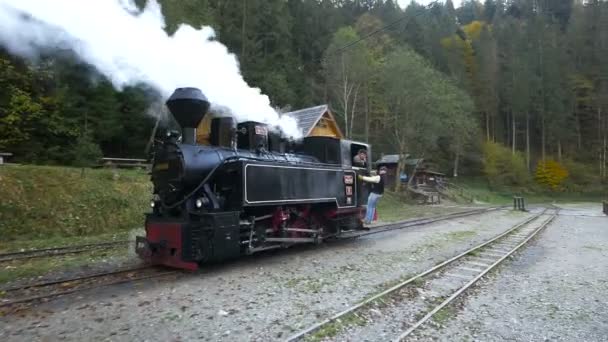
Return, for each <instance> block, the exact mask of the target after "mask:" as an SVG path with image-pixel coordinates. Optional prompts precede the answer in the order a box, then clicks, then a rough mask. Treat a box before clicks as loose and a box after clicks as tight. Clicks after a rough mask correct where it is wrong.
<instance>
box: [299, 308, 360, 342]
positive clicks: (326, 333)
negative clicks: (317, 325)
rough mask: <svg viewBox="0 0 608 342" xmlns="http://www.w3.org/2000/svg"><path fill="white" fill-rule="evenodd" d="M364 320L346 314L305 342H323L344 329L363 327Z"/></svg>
mask: <svg viewBox="0 0 608 342" xmlns="http://www.w3.org/2000/svg"><path fill="white" fill-rule="evenodd" d="M365 324H366V321H365V319H363V318H361V317H359V316H357V315H356V314H354V313H350V314H347V315H346V316H344V317H342V318H340V319H339V320H335V321H333V322H331V323H329V324H327V325H325V326H324V327H322V328H321V329H319V330H317V331H316V332H315V333H314V334H313V335H312V336H310V337H308V338H306V339H305V340H306V341H309V342H318V341H323V340H325V339H327V338H331V337H335V336H336V335H338V334H339V333H340V331H342V330H344V328H346V327H350V326H354V325H358V326H365Z"/></svg>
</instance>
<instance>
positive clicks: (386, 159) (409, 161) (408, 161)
mask: <svg viewBox="0 0 608 342" xmlns="http://www.w3.org/2000/svg"><path fill="white" fill-rule="evenodd" d="M422 160H424V159H422V158H419V159H414V158H410V155H409V154H406V155H405V165H417V164H418V162H419V161H422ZM398 162H399V155H398V154H386V155H384V156H383V157H382V158H380V159H378V160H377V161H376V165H381V164H384V165H386V164H397V163H398Z"/></svg>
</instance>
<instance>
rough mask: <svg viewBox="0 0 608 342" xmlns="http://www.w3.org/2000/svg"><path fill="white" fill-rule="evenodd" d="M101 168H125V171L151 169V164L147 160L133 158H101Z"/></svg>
mask: <svg viewBox="0 0 608 342" xmlns="http://www.w3.org/2000/svg"><path fill="white" fill-rule="evenodd" d="M98 166H99V167H105V168H125V169H142V170H145V169H149V168H150V163H149V161H148V160H146V159H132V158H101V159H100V160H99V165H98Z"/></svg>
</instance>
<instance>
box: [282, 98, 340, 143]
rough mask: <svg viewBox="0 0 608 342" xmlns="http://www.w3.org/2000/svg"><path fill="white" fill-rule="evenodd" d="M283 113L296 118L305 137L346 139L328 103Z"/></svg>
mask: <svg viewBox="0 0 608 342" xmlns="http://www.w3.org/2000/svg"><path fill="white" fill-rule="evenodd" d="M283 115H287V116H291V117H292V118H294V119H295V120H296V121H297V123H298V127H299V128H300V130H301V131H302V132H303V133H304V136H305V137H334V138H337V139H344V135H343V134H342V131H341V130H340V127H338V123H337V122H336V119H335V118H334V116H333V114H332V113H331V111H330V110H329V106H328V105H321V106H316V107H310V108H304V109H300V110H296V111H293V112H288V113H283Z"/></svg>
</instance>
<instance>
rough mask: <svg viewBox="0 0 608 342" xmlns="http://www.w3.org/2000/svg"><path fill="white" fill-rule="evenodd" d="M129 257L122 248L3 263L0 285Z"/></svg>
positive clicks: (0, 271) (127, 252)
mask: <svg viewBox="0 0 608 342" xmlns="http://www.w3.org/2000/svg"><path fill="white" fill-rule="evenodd" d="M128 255H129V251H128V248H126V247H120V248H115V249H107V250H96V251H93V252H91V253H83V254H72V255H65V256H60V257H52V258H39V259H30V260H25V261H14V262H12V263H3V264H2V268H0V284H3V283H7V282H11V281H14V280H17V279H20V278H29V277H36V276H40V275H44V274H48V273H51V272H53V271H60V270H61V271H64V270H69V269H74V268H78V267H82V266H87V265H91V264H94V263H97V262H99V261H102V260H104V259H109V258H126V257H127V256H128Z"/></svg>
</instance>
